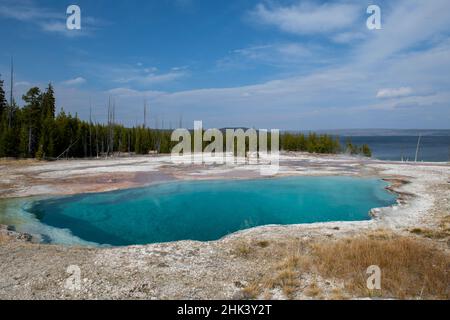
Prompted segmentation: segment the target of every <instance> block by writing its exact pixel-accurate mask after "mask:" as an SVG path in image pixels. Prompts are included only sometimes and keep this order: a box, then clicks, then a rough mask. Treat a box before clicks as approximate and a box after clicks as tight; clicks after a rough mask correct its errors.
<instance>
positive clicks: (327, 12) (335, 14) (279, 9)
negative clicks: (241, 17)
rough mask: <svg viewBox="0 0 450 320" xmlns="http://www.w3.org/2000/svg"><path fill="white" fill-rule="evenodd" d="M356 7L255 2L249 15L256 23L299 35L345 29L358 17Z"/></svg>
mask: <svg viewBox="0 0 450 320" xmlns="http://www.w3.org/2000/svg"><path fill="white" fill-rule="evenodd" d="M358 8H359V6H357V5H353V4H347V3H335V4H331V3H325V4H317V3H314V2H299V3H298V4H296V5H292V6H288V7H283V6H270V7H269V6H267V5H265V4H258V5H257V6H256V8H255V10H254V11H253V12H251V16H252V17H253V18H254V21H256V22H258V23H262V24H266V25H271V26H275V27H277V28H278V29H280V30H281V31H285V32H289V33H293V34H300V35H303V34H315V33H328V32H330V31H337V30H342V29H344V28H348V27H350V26H352V25H353V24H354V23H355V22H356V21H357V20H358V18H359V17H360V16H361V15H360V12H359V11H358Z"/></svg>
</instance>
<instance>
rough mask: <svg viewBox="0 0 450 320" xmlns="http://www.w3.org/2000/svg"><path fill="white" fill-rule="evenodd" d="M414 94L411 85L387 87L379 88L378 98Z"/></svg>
mask: <svg viewBox="0 0 450 320" xmlns="http://www.w3.org/2000/svg"><path fill="white" fill-rule="evenodd" d="M412 94H413V90H412V89H411V88H410V87H401V88H385V89H380V90H378V92H377V98H381V99H385V98H399V97H407V96H410V95H412Z"/></svg>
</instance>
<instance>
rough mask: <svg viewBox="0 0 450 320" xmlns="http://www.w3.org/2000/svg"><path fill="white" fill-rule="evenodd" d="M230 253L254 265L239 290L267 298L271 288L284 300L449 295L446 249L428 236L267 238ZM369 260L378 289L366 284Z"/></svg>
mask: <svg viewBox="0 0 450 320" xmlns="http://www.w3.org/2000/svg"><path fill="white" fill-rule="evenodd" d="M235 252H237V255H238V256H239V257H245V259H246V260H247V262H248V263H250V264H255V269H256V268H257V267H258V268H259V269H258V270H259V272H258V275H257V278H252V279H251V281H250V285H248V286H247V287H246V288H244V289H243V294H244V296H245V297H246V298H257V297H259V296H261V295H262V294H265V296H266V297H270V294H269V293H270V292H272V293H273V292H274V291H273V290H274V289H280V290H281V291H282V292H283V294H284V295H285V297H286V298H289V299H291V298H296V297H297V298H298V297H302V296H303V297H312V298H315V299H320V298H323V297H327V298H330V299H345V298H351V297H373V296H378V297H382V298H399V299H420V298H422V299H449V298H450V291H449V290H450V287H449V284H450V275H449V273H450V256H449V255H448V253H446V252H445V251H443V250H442V249H438V246H435V244H433V243H432V242H431V241H429V240H424V239H420V238H413V237H405V236H399V235H395V234H393V233H391V232H388V231H384V230H378V231H374V232H371V233H370V234H368V235H365V236H355V237H348V238H343V239H338V240H329V239H321V240H316V241H309V240H308V241H303V240H299V239H294V238H291V239H286V240H273V241H271V242H270V245H268V246H261V245H260V244H259V243H258V242H257V241H254V242H251V241H247V242H240V243H238V244H237V245H236V247H235ZM371 265H377V266H379V267H380V269H381V290H369V289H368V288H367V279H368V277H369V274H366V270H367V268H368V267H369V266H371ZM262 266H263V267H264V268H261V267H262ZM319 280H320V281H319ZM325 283H328V284H327V285H325ZM333 283H334V284H335V285H336V284H338V286H339V288H336V286H335V285H333Z"/></svg>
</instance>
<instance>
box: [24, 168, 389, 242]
mask: <svg viewBox="0 0 450 320" xmlns="http://www.w3.org/2000/svg"><path fill="white" fill-rule="evenodd" d="M386 185H387V184H386V183H385V182H384V181H381V180H378V179H362V178H350V177H295V178H293V177H290V178H277V179H255V180H245V181H226V180H221V181H190V182H169V183H163V184H158V185H153V186H149V187H145V188H138V189H129V190H121V191H115V192H106V193H96V194H83V195H75V196H69V197H62V198H55V199H46V200H41V201H37V202H34V203H33V204H32V206H31V207H30V208H29V211H30V212H31V213H33V214H34V215H35V216H36V217H37V218H38V219H39V220H40V221H41V222H42V223H44V224H46V225H49V226H52V227H56V228H64V229H69V230H70V231H71V233H72V234H73V235H75V236H77V237H79V238H81V239H83V240H86V241H90V242H95V243H98V244H109V245H117V246H121V245H130V244H148V243H156V242H167V241H176V240H202V241H203V240H215V239H219V238H221V237H223V236H224V235H227V234H229V233H232V232H235V231H237V230H242V229H246V228H250V227H254V226H261V225H268V224H281V225H285V224H297V223H311V222H324V221H351V220H367V219H369V218H370V217H369V214H368V213H369V211H370V209H371V208H375V207H383V206H389V205H391V204H393V203H394V202H395V196H394V195H393V194H391V193H389V192H388V191H386V190H385V189H384V187H386Z"/></svg>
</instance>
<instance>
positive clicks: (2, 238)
mask: <svg viewBox="0 0 450 320" xmlns="http://www.w3.org/2000/svg"><path fill="white" fill-rule="evenodd" d="M8 239H9V238H8V236H7V235H5V234H2V233H0V244H3V243H6V242H7V241H8Z"/></svg>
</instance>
